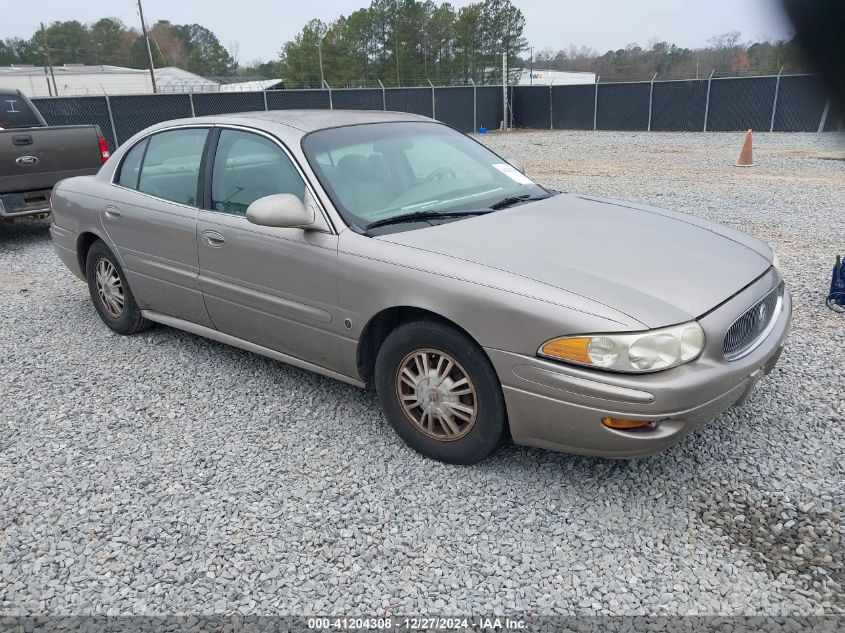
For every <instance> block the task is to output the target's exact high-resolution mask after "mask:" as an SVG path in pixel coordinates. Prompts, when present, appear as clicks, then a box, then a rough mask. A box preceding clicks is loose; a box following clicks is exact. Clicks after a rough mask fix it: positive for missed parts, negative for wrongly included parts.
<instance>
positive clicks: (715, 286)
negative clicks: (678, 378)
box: [377, 194, 772, 328]
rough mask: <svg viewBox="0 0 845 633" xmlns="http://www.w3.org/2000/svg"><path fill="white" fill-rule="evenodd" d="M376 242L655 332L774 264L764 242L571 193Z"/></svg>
mask: <svg viewBox="0 0 845 633" xmlns="http://www.w3.org/2000/svg"><path fill="white" fill-rule="evenodd" d="M377 239H381V240H385V241H389V242H393V243H395V244H402V245H405V246H409V247H413V248H418V249H422V250H426V251H430V252H434V253H439V254H441V255H445V256H450V257H455V258H458V259H462V260H466V261H471V262H475V263H477V264H482V265H485V266H489V267H492V268H496V269H499V270H502V271H506V272H508V273H513V274H516V275H520V276H522V277H525V278H528V279H532V280H534V281H539V282H541V283H544V284H548V285H549V286H554V287H556V288H560V289H563V290H566V291H569V292H573V293H576V294H578V295H581V296H584V297H588V298H590V299H592V300H594V301H597V302H599V303H602V304H605V305H607V306H611V307H613V308H614V309H616V310H620V311H622V312H624V313H626V314H627V315H629V316H631V317H632V318H634V319H636V320H638V321H640V322H641V323H642V324H643V325H645V326H646V327H649V328H654V327H660V326H663V325H669V324H673V323H680V322H682V321H687V320H689V319H694V318H696V317H699V316H701V315H702V314H704V313H706V312H708V311H709V310H711V309H712V308H714V307H715V306H717V305H719V304H720V303H722V302H723V301H725V300H726V299H728V298H729V297H731V296H732V295H734V294H736V293H737V292H738V291H739V290H741V289H742V288H744V287H745V286H746V285H748V284H749V283H751V282H752V281H753V280H754V279H756V278H757V277H759V276H760V275H762V274H763V273H764V272H765V271H766V270H767V269H768V268H769V267H770V266H771V263H770V261H771V256H772V253H771V249H770V248H769V247H768V246H767V245H766V244H765V243H764V242H761V241H760V240H758V239H756V238H754V237H751V236H749V235H746V234H744V233H741V232H739V231H735V230H733V229H730V228H728V227H725V226H722V225H719V224H716V223H713V222H709V221H707V220H702V219H699V218H696V217H693V216H689V215H685V214H682V213H675V212H672V211H666V210H663V209H656V208H653V207H647V206H644V205H637V204H632V203H627V202H620V201H614V200H608V199H601V198H592V197H586V196H577V195H572V194H561V195H558V196H554V197H552V198H549V199H547V200H542V201H539V202H534V203H530V204H526V205H522V206H517V207H514V208H511V209H506V210H503V211H497V212H495V213H491V214H489V215H484V216H478V217H475V218H470V219H467V220H461V221H456V222H449V223H445V224H440V225H437V226H433V227H431V228H425V229H419V230H414V231H406V232H403V233H394V234H390V235H385V236H381V237H379V238H377Z"/></svg>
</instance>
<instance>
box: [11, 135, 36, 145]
mask: <svg viewBox="0 0 845 633" xmlns="http://www.w3.org/2000/svg"><path fill="white" fill-rule="evenodd" d="M12 145H32V137H31V136H30V135H29V134H19V135H17V136H13V137H12Z"/></svg>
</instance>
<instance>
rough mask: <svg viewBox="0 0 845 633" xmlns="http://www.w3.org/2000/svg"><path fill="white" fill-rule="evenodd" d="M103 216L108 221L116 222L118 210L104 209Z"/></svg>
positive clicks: (112, 208) (118, 214)
mask: <svg viewBox="0 0 845 633" xmlns="http://www.w3.org/2000/svg"><path fill="white" fill-rule="evenodd" d="M103 215H105V216H106V217H107V218H108V219H109V220H117V219H118V218H119V217H120V209H118V208H117V207H106V208H105V210H104V211H103Z"/></svg>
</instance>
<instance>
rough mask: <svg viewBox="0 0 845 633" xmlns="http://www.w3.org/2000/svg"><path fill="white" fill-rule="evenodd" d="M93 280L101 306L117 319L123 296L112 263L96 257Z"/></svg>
mask: <svg viewBox="0 0 845 633" xmlns="http://www.w3.org/2000/svg"><path fill="white" fill-rule="evenodd" d="M94 281H95V283H96V285H97V294H98V295H99V297H100V303H101V304H102V306H103V308H104V309H105V311H106V312H108V314H109V316H111V317H113V318H115V319H119V318H120V316H121V315H122V314H123V306H124V302H125V298H124V296H123V285H122V284H121V283H120V275H118V273H117V269H116V268H115V267H114V264H112V263H111V262H110V261H109V260H107V259H105V258H100V259H98V260H97V263H96V265H95V267H94Z"/></svg>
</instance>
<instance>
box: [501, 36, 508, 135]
mask: <svg viewBox="0 0 845 633" xmlns="http://www.w3.org/2000/svg"><path fill="white" fill-rule="evenodd" d="M507 129H508V54H507V53H506V52H505V53H502V131H503V132H504V131H506V130H507Z"/></svg>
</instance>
